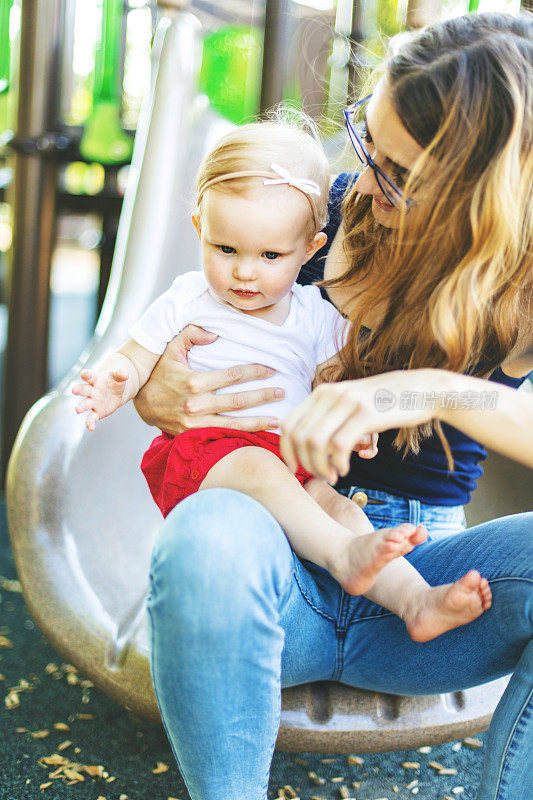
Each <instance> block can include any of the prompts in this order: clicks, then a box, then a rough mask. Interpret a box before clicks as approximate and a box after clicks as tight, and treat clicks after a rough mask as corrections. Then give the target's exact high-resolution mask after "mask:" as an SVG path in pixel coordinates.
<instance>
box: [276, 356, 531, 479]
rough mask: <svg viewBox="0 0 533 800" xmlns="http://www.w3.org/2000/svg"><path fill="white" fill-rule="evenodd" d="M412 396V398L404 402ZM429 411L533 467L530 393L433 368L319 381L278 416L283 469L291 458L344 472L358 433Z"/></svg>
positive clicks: (324, 472)
mask: <svg viewBox="0 0 533 800" xmlns="http://www.w3.org/2000/svg"><path fill="white" fill-rule="evenodd" d="M413 397H416V398H417V399H418V400H419V402H416V403H414V402H410V400H412V398H413ZM430 419H438V420H441V421H443V422H446V423H448V424H449V425H453V426H454V427H455V428H458V429H459V430H461V431H463V433H466V434H467V435H468V436H471V437H472V438H473V439H476V440H478V441H479V442H481V443H482V444H484V445H486V446H487V447H490V448H492V449H494V450H498V451H499V452H501V453H503V454H504V455H506V456H509V457H510V458H514V459H516V460H517V461H521V462H522V463H524V464H526V465H528V466H531V467H533V397H532V396H531V395H529V394H528V393H526V392H517V391H516V390H515V389H511V388H509V387H507V386H502V385H501V384H499V383H496V382H494V381H486V380H482V379H481V378H472V377H469V376H465V375H459V374H457V373H453V372H448V371H446V370H437V369H419V370H402V371H398V372H388V373H384V374H382V375H375V376H373V377H371V378H365V379H363V380H357V381H344V382H343V383H330V384H322V385H321V386H319V387H318V388H317V389H316V390H315V391H314V392H313V393H312V394H311V395H310V397H308V398H307V400H305V401H304V402H303V403H302V404H301V405H300V406H298V408H296V409H295V410H294V411H293V412H292V413H291V414H289V416H288V417H286V419H285V420H284V421H283V423H282V426H281V427H282V438H281V453H282V455H283V458H284V459H285V461H286V463H287V465H288V466H289V467H290V468H291V469H295V468H296V466H297V463H298V461H299V462H300V463H301V464H302V466H303V467H305V469H307V470H309V472H312V473H313V474H315V475H319V476H321V477H323V478H325V479H326V480H328V481H330V482H332V481H335V480H337V478H338V476H339V475H346V474H347V472H348V470H349V465H350V455H351V452H352V448H353V444H354V443H355V442H357V441H358V440H359V439H360V438H361V436H363V435H365V434H368V433H372V432H373V431H385V430H389V429H390V428H399V427H404V426H405V427H409V426H413V425H420V424H422V423H424V422H427V421H428V420H430Z"/></svg>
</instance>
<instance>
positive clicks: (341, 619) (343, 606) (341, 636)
mask: <svg viewBox="0 0 533 800" xmlns="http://www.w3.org/2000/svg"><path fill="white" fill-rule="evenodd" d="M349 609H350V598H349V597H348V595H347V594H346V592H345V591H343V592H342V595H341V603H340V607H339V615H338V618H337V623H336V628H337V630H336V638H337V647H336V653H335V668H334V670H333V674H332V676H331V678H330V680H332V681H335V680H338V679H339V678H340V676H341V675H342V671H343V669H344V644H345V642H346V633H347V631H348V627H347V626H346V625H345V623H346V618H347V616H348V611H349Z"/></svg>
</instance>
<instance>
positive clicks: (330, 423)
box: [297, 391, 354, 482]
mask: <svg viewBox="0 0 533 800" xmlns="http://www.w3.org/2000/svg"><path fill="white" fill-rule="evenodd" d="M326 399H327V402H323V403H322V404H319V403H317V404H316V405H315V408H314V409H313V411H312V412H311V413H309V414H307V415H306V417H305V419H304V420H303V421H302V423H301V425H300V432H299V434H297V437H299V438H300V439H301V446H300V447H299V448H298V456H299V458H300V461H301V463H302V464H303V466H304V467H305V468H306V469H308V470H309V471H310V472H312V473H313V474H314V475H318V476H320V477H322V478H324V479H325V480H328V481H330V482H331V481H333V480H335V479H336V478H337V472H338V470H336V469H335V474H333V468H334V464H333V462H332V461H331V454H332V449H333V444H332V441H333V439H334V437H335V436H336V435H337V432H338V430H339V428H340V427H341V426H342V425H344V423H345V422H346V420H347V419H348V418H349V416H350V415H351V414H352V413H353V408H354V399H353V398H351V397H349V396H347V394H346V393H345V392H344V391H341V392H340V393H339V391H337V392H328V394H327V398H325V400H326ZM343 444H344V443H343ZM344 447H345V452H346V453H349V454H351V450H352V449H353V443H351V442H350V445H349V447H346V445H344Z"/></svg>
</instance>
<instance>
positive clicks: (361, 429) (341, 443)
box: [330, 405, 372, 475]
mask: <svg viewBox="0 0 533 800" xmlns="http://www.w3.org/2000/svg"><path fill="white" fill-rule="evenodd" d="M371 424H372V419H371V418H370V417H369V416H368V414H367V412H366V410H365V408H364V406H362V405H361V406H360V407H359V408H358V409H357V410H356V411H355V412H354V413H353V414H352V415H351V416H350V417H349V418H348V419H347V420H346V421H345V423H344V425H341V426H340V427H339V429H338V430H337V431H336V432H335V434H334V436H333V437H332V440H331V454H330V462H331V465H332V466H333V468H334V469H336V470H337V472H338V473H339V475H346V474H347V473H348V470H349V469H350V457H351V451H352V448H353V443H354V442H357V441H359V439H360V438H361V436H363V435H364V434H365V433H366V432H367V430H368V428H369V427H370V425H371ZM359 455H361V454H360V453H359Z"/></svg>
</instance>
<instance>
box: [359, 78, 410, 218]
mask: <svg viewBox="0 0 533 800" xmlns="http://www.w3.org/2000/svg"><path fill="white" fill-rule="evenodd" d="M371 97H372V95H371V94H369V95H368V97H364V98H363V99H362V100H359V102H357V103H354V104H353V105H351V106H348V108H345V109H344V121H345V124H346V129H347V131H348V136H349V137H350V141H351V143H352V145H353V148H354V150H355V152H356V154H357V157H358V158H359V161H361V163H362V164H364V165H365V167H370V169H371V170H372V171H373V172H374V175H375V176H376V181H377V182H378V186H379V188H380V189H381V191H382V192H383V194H384V195H385V197H386V198H387V200H388V201H389V203H392V205H393V206H395V207H396V208H399V209H402V208H405V209H406V210H407V211H408V210H409V209H410V208H412V207H413V206H414V205H416V204H415V201H414V200H412V199H411V198H410V197H406V196H405V195H404V193H403V191H402V190H401V189H400V188H399V187H398V186H396V184H395V183H394V181H392V180H391V179H390V178H389V177H388V175H386V174H385V173H384V172H383V170H382V169H381V167H379V166H378V165H377V164H376V162H375V161H374V160H373V158H372V156H371V155H370V153H369V152H368V149H367V147H366V145H365V143H364V139H363V137H362V136H361V135H360V133H358V132H357V128H356V126H354V125H353V124H352V119H353V117H354V115H355V114H356V112H357V111H358V110H359V109H360V108H361V107H362V106H364V105H365V103H368V101H369V100H370V98H371ZM357 127H359V126H357Z"/></svg>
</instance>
